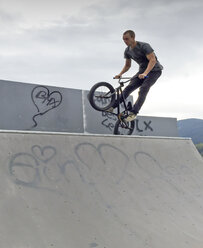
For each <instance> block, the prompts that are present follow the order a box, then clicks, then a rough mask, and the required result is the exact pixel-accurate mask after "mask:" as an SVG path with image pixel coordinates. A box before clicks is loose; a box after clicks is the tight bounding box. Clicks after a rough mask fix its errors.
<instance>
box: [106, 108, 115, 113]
mask: <svg viewBox="0 0 203 248" xmlns="http://www.w3.org/2000/svg"><path fill="white" fill-rule="evenodd" d="M113 110H114V108H113V107H110V108H109V109H107V110H105V111H106V112H109V113H113Z"/></svg>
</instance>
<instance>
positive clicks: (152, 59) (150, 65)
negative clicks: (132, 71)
mask: <svg viewBox="0 0 203 248" xmlns="http://www.w3.org/2000/svg"><path fill="white" fill-rule="evenodd" d="M146 57H147V59H148V60H149V63H148V65H147V68H146V70H145V71H144V72H143V73H142V74H140V75H139V78H140V79H143V78H145V77H146V76H147V74H149V72H150V71H151V70H152V69H153V68H154V66H155V65H156V62H157V60H156V57H155V54H154V52H152V53H150V54H147V55H146Z"/></svg>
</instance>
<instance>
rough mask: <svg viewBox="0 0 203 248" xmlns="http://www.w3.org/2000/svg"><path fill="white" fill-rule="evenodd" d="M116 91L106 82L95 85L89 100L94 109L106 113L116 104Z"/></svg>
mask: <svg viewBox="0 0 203 248" xmlns="http://www.w3.org/2000/svg"><path fill="white" fill-rule="evenodd" d="M115 98H116V94H115V89H114V88H113V86H112V85H111V84H109V83H106V82H100V83H97V84H95V85H94V86H93V87H92V88H91V90H90V92H89V94H88V99H89V102H90V104H91V105H92V107H93V108H94V109H96V110H99V111H105V110H107V109H109V108H110V107H112V106H113V104H114V103H115Z"/></svg>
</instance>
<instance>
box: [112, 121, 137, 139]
mask: <svg viewBox="0 0 203 248" xmlns="http://www.w3.org/2000/svg"><path fill="white" fill-rule="evenodd" d="M127 125H128V126H127ZM134 128H135V121H134V120H133V121H130V122H123V121H121V120H120V119H118V120H117V121H116V123H115V126H114V134H115V135H131V134H132V133H133V131H134ZM124 131H125V132H124Z"/></svg>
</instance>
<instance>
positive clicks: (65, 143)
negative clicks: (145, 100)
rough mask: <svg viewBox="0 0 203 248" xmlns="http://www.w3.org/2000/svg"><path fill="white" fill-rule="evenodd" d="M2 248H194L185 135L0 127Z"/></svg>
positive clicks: (202, 187) (199, 239) (202, 205)
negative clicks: (15, 130)
mask: <svg viewBox="0 0 203 248" xmlns="http://www.w3.org/2000/svg"><path fill="white" fill-rule="evenodd" d="M0 146H1V149H0V158H1V160H0V161H1V167H0V201H1V204H0V220H1V222H0V223H1V224H0V244H1V247H4V248H49V247H50V248H54V247H55V248H94V247H97V248H124V247H133V248H163V247H164V248H172V247H173V248H176V247H177V248H201V247H203V161H202V158H201V156H200V155H199V153H198V152H197V150H196V148H195V146H194V145H193V143H192V142H191V140H188V139H165V138H144V137H119V136H114V137H113V136H106V137H104V136H88V135H69V134H45V133H44V134H42V133H6V132H4V133H0Z"/></svg>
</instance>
